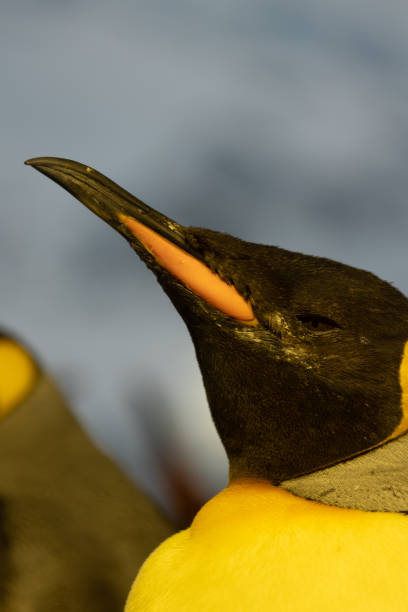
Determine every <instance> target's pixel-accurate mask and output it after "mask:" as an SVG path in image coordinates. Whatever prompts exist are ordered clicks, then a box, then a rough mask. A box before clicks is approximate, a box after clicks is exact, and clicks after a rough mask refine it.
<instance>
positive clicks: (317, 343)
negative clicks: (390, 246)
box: [26, 158, 408, 612]
mask: <svg viewBox="0 0 408 612" xmlns="http://www.w3.org/2000/svg"><path fill="white" fill-rule="evenodd" d="M26 163H27V164H29V165H31V166H33V167H34V168H36V169H37V170H39V171H40V172H42V173H43V174H45V175H46V176H48V177H49V178H51V179H52V180H54V181H55V182H57V183H59V184H60V185H61V186H62V187H64V188H65V189H67V190H68V191H69V192H70V193H71V194H72V195H74V196H75V197H76V198H77V199H79V200H80V201H81V202H82V203H83V204H85V206H87V207H88V208H89V209H90V210H91V211H93V212H94V213H96V214H97V215H98V216H99V217H101V218H102V219H103V220H105V221H106V222H107V223H109V224H110V225H111V226H113V227H114V228H115V229H116V230H117V231H118V232H119V233H120V234H122V236H124V237H125V238H126V240H127V241H128V242H129V243H130V245H131V246H132V247H133V249H134V250H135V251H136V253H137V254H138V255H139V257H140V258H141V259H142V260H143V261H144V262H145V263H146V264H147V265H148V267H149V268H150V269H151V270H152V271H153V272H154V274H155V275H156V277H157V279H158V281H159V283H160V285H161V286H162V288H163V289H164V291H165V292H166V293H167V295H168V296H169V298H170V300H171V301H172V303H173V305H174V306H175V308H176V309H177V311H178V312H179V313H180V315H181V316H182V318H183V319H184V321H185V323H186V325H187V328H188V331H189V333H190V335H191V338H192V341H193V343H194V347H195V351H196V355H197V360H198V363H199V366H200V369H201V373H202V378H203V382H204V386H205V390H206V394H207V398H208V403H209V407H210V410H211V414H212V418H213V420H214V423H215V426H216V428H217V431H218V433H219V435H220V438H221V440H222V443H223V445H224V447H225V450H226V452H227V455H228V459H229V465H230V469H229V474H230V480H229V485H228V486H227V488H226V489H225V490H223V491H221V492H220V493H219V494H218V495H216V496H215V497H214V498H213V499H211V500H210V501H209V502H208V503H207V504H205V505H204V506H203V508H202V509H201V510H200V511H199V512H198V514H197V515H196V517H195V518H194V520H193V522H192V524H191V526H190V528H188V529H186V530H184V531H180V532H179V533H177V534H175V535H173V536H172V537H170V538H169V539H167V540H166V541H165V542H163V543H162V544H161V545H160V546H159V547H158V548H157V549H156V550H155V551H154V552H153V553H152V554H151V555H150V556H149V558H148V559H147V561H146V562H145V563H144V565H143V567H142V568H141V570H140V572H139V574H138V575H137V577H136V579H135V581H134V583H133V586H132V588H131V591H130V594H129V597H128V600H127V605H126V612H159V611H160V612H163V611H164V610H165V611H166V612H176V611H177V612H181V611H185V612H187V611H189V612H191V611H197V612H198V611H200V612H204V611H208V612H210V611H212V612H213V611H222V612H225V611H226V610H228V611H229V610H231V611H234V612H250V611H255V610H256V611H259V610H262V611H263V610H267V611H271V612H272V611H273V612H312V611H313V612H316V611H317V612H321V611H323V610H324V611H326V610H330V611H332V612H345V611H347V612H362V611H368V610H370V611H375V612H403V611H404V612H406V610H408V580H407V578H406V568H407V567H408V517H406V516H405V513H406V512H407V510H408V434H407V433H406V432H407V429H408V348H407V347H408V345H407V340H408V300H407V299H406V298H405V297H404V296H403V294H402V293H400V292H399V291H398V290H397V289H396V288H394V287H393V286H391V285H390V284H388V283H387V282H384V281H382V280H380V279H379V278H377V277H376V276H375V275H373V274H371V273H369V272H365V271H363V270H360V269H357V268H353V267H350V266H347V265H343V264H341V263H337V262H334V261H331V260H329V259H324V258H319V257H314V256H310V255H303V254H300V253H294V252H290V251H287V250H284V249H281V248H278V247H274V246H265V245H260V244H254V243H249V242H245V241H243V240H240V239H237V238H234V237H232V236H229V235H227V234H222V233H219V232H215V231H211V230H206V229H201V228H191V227H184V226H181V225H180V224H178V223H176V222H175V221H172V220H171V219H169V218H167V217H165V216H164V215H162V214H161V213H159V212H157V211H155V210H153V209H152V208H150V207H148V206H147V205H145V204H144V203H142V202H141V201H140V200H138V199H137V198H135V197H134V196H133V195H131V194H130V193H129V192H127V191H125V190H123V189H122V188H121V187H119V186H118V185H116V184H115V183H113V182H112V181H110V180H109V179H108V178H106V177H105V176H103V175H102V174H100V173H98V172H96V171H95V170H93V169H92V168H90V167H88V166H85V165H82V164H79V163H77V162H74V161H70V160H64V159H59V158H36V159H31V160H28V162H26Z"/></svg>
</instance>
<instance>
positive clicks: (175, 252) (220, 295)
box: [25, 157, 258, 325]
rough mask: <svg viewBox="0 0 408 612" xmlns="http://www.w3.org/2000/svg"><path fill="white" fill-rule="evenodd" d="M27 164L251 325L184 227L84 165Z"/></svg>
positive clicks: (46, 160) (244, 306)
mask: <svg viewBox="0 0 408 612" xmlns="http://www.w3.org/2000/svg"><path fill="white" fill-rule="evenodd" d="M25 163H26V165H28V166H33V167H34V168H35V169H36V170H38V171H39V172H41V173H42V174H45V176H48V177H49V178H50V179H52V180H53V181H55V182H56V183H58V184H59V185H61V187H63V188H64V189H66V190H67V191H69V193H71V194H72V195H73V196H74V197H75V198H77V199H78V200H79V201H80V202H82V203H83V204H84V205H85V206H86V207H87V208H89V210H91V211H92V212H93V213H95V214H96V215H97V216H98V217H101V219H103V220H104V221H106V222H107V223H108V224H109V225H111V226H112V227H113V228H114V229H116V230H117V231H118V232H119V233H120V234H122V235H123V236H124V237H125V238H126V239H127V240H128V242H130V244H131V245H132V246H133V247H134V248H135V250H136V251H137V252H138V254H139V255H140V256H141V257H142V259H145V260H146V259H148V257H149V255H150V256H151V257H152V258H153V260H154V261H155V262H156V263H157V264H158V265H159V266H160V267H161V268H164V269H166V270H167V271H168V272H169V273H170V274H171V275H172V276H173V277H174V278H175V279H177V280H178V281H180V282H181V283H182V284H183V285H184V286H186V287H187V288H188V289H190V290H191V291H192V292H193V293H194V294H196V295H198V296H199V297H201V298H202V299H204V300H205V301H206V302H208V303H209V304H210V305H211V306H213V307H214V308H217V309H218V310H220V311H221V312H223V313H224V314H227V315H228V316H230V317H232V318H233V319H236V320H238V321H241V322H242V323H245V324H247V325H257V324H258V321H257V320H256V318H255V315H254V313H253V310H252V307H251V304H250V303H249V302H247V301H246V300H245V299H244V298H243V297H242V296H241V295H240V294H239V293H238V291H237V290H236V289H235V287H233V286H232V285H229V284H228V283H227V282H225V281H224V280H222V279H221V278H220V277H219V276H218V275H217V274H215V273H214V272H212V271H211V270H210V269H209V268H208V267H207V266H206V264H205V263H204V262H203V261H202V260H201V258H200V256H199V254H198V253H196V252H195V251H194V249H193V247H191V245H190V244H189V243H188V241H187V239H186V230H185V228H184V227H183V226H182V225H180V224H179V223H176V222H175V221H173V220H171V219H169V218H168V217H166V216H165V215H163V214H161V213H159V212H158V211H156V210H154V209H153V208H151V207H150V206H147V204H144V202H142V201H141V200H139V199H138V198H136V197H135V196H134V195H132V194H131V193H129V192H128V191H126V190H125V189H122V187H120V186H119V185H117V184H116V183H114V182H113V181H111V180H110V179H108V178H107V177H106V176H104V175H103V174H101V173H99V172H97V171H96V170H94V169H93V168H90V167H89V166H85V165H84V164H80V163H78V162H75V161H72V160H68V159H61V158H57V157H36V158H33V159H29V160H27V161H26V162H25Z"/></svg>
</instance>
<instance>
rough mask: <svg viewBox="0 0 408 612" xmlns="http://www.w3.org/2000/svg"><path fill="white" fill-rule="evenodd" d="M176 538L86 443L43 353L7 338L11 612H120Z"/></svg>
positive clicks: (5, 543)
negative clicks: (132, 587)
mask: <svg viewBox="0 0 408 612" xmlns="http://www.w3.org/2000/svg"><path fill="white" fill-rule="evenodd" d="M173 532H174V529H172V527H171V526H170V524H169V523H168V522H167V520H166V519H165V518H164V517H163V516H161V514H160V512H159V511H158V510H157V509H156V508H155V506H154V505H153V503H152V502H150V501H149V500H148V499H147V498H146V497H145V496H144V495H143V494H142V493H141V492H139V491H138V490H137V489H136V487H134V486H133V484H132V483H131V482H130V481H128V480H127V478H126V477H125V476H124V475H123V474H122V473H121V472H120V471H119V469H118V468H116V467H115V466H114V465H113V464H112V462H111V461H110V460H109V459H108V458H107V457H105V456H104V455H103V454H102V453H101V452H100V451H99V450H98V449H97V448H96V447H95V446H94V445H93V444H92V443H91V441H90V440H89V439H88V438H87V437H86V435H85V434H84V433H83V431H82V430H81V428H80V427H79V425H78V424H77V422H76V420H75V419H74V417H73V416H72V414H71V412H70V410H68V408H67V406H66V404H65V402H64V400H63V398H62V396H61V395H60V393H59V391H58V390H57V388H56V386H55V384H54V383H53V382H52V381H51V379H50V377H49V376H47V375H46V374H45V373H44V371H43V369H42V367H41V366H40V365H39V362H38V359H37V358H36V357H35V356H34V354H33V352H32V351H31V350H29V349H28V347H27V346H25V345H23V344H22V342H21V341H20V340H18V339H17V338H16V337H14V336H13V335H11V334H10V333H8V332H5V331H4V332H2V333H1V334H0V610H1V612H57V611H58V612H73V611H75V612H102V611H106V612H120V611H121V610H123V607H124V605H125V601H126V596H127V593H128V590H129V584H130V583H131V580H132V579H133V578H134V575H135V571H137V569H138V568H139V567H140V565H141V564H142V562H143V561H144V559H145V558H146V557H147V555H148V554H149V553H150V552H151V551H152V550H153V549H154V548H155V546H157V545H158V544H159V543H160V542H161V541H162V540H163V538H166V537H167V536H169V535H170V534H171V533H173Z"/></svg>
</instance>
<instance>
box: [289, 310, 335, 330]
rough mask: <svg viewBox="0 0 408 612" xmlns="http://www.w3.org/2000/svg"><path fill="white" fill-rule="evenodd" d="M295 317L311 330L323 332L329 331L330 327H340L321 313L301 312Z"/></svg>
mask: <svg viewBox="0 0 408 612" xmlns="http://www.w3.org/2000/svg"><path fill="white" fill-rule="evenodd" d="M296 318H297V319H298V320H299V321H300V322H301V323H303V325H304V326H305V327H307V329H310V331H313V332H325V331H330V330H332V329H342V327H341V325H339V324H338V323H336V321H333V319H329V318H328V317H323V316H322V315H317V314H302V315H297V316H296Z"/></svg>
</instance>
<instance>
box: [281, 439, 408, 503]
mask: <svg viewBox="0 0 408 612" xmlns="http://www.w3.org/2000/svg"><path fill="white" fill-rule="evenodd" d="M280 486H281V487H282V488H283V489H286V490H287V491H290V492H291V493H294V494H295V495H298V496H300V497H303V498H306V499H309V500H313V501H318V502H321V503H324V504H328V505H331V506H338V507H341V508H354V509H358V510H365V511H382V512H384V511H385V512H407V511H408V504H407V499H408V434H404V435H403V436H400V437H399V438H396V439H394V440H391V441H390V442H387V443H386V444H384V445H383V446H380V447H378V448H375V449H373V450H371V451H369V452H367V453H365V454H363V455H359V456H357V457H354V458H353V459H349V460H348V461H343V462H341V463H338V464H336V465H333V466H331V467H328V468H325V469H323V470H318V471H316V472H313V473H311V474H306V475H305V476H300V477H298V478H292V479H290V480H285V481H284V482H282V483H280Z"/></svg>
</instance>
